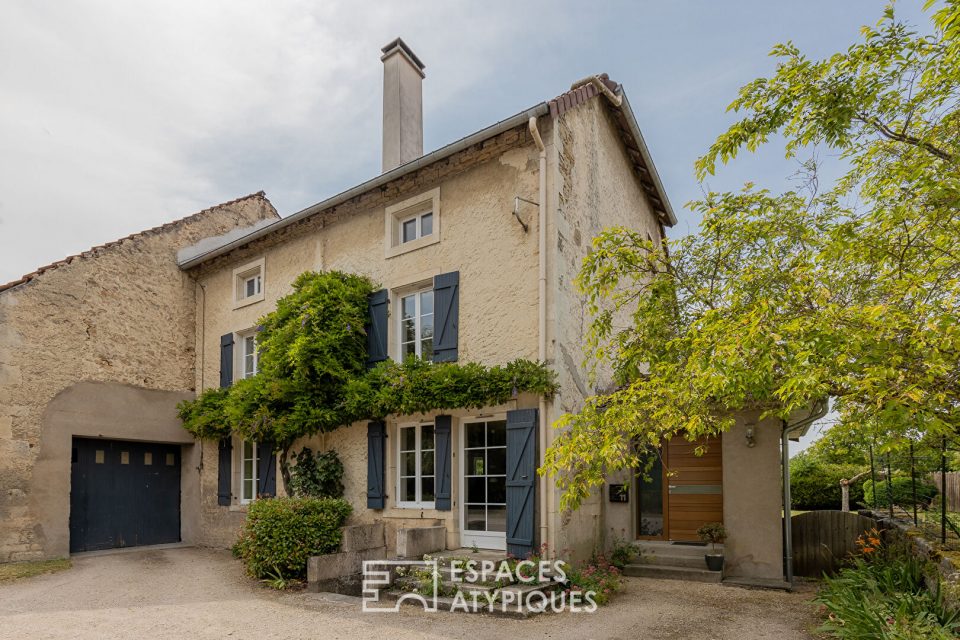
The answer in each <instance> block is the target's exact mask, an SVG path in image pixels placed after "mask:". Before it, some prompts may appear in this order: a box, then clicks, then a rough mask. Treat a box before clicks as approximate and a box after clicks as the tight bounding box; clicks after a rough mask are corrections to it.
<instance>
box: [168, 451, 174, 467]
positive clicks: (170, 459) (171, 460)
mask: <svg viewBox="0 0 960 640" xmlns="http://www.w3.org/2000/svg"><path fill="white" fill-rule="evenodd" d="M174 462H176V458H175V457H174V455H173V454H172V453H168V454H167V466H168V467H172V466H173V463H174Z"/></svg>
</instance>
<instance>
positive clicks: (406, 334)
mask: <svg viewBox="0 0 960 640" xmlns="http://www.w3.org/2000/svg"><path fill="white" fill-rule="evenodd" d="M416 339H417V327H416V324H414V321H413V318H410V319H409V320H404V321H403V322H402V323H401V326H400V342H403V343H407V342H413V341H414V340H416Z"/></svg>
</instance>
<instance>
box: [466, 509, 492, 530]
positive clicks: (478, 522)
mask: <svg viewBox="0 0 960 640" xmlns="http://www.w3.org/2000/svg"><path fill="white" fill-rule="evenodd" d="M486 511H487V510H486V507H484V506H482V505H481V506H472V505H468V506H467V516H466V518H465V520H466V525H467V530H469V531H486V529H487V513H486Z"/></svg>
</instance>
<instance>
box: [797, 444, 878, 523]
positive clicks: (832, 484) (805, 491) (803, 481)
mask: <svg viewBox="0 0 960 640" xmlns="http://www.w3.org/2000/svg"><path fill="white" fill-rule="evenodd" d="M863 470H864V469H863V468H862V467H859V466H857V465H851V464H831V463H827V462H823V461H821V460H819V459H818V458H816V457H814V456H811V455H809V454H806V453H800V454H798V455H796V456H794V457H793V459H791V460H790V497H791V500H792V507H793V508H794V509H798V510H800V511H816V510H820V509H839V508H840V506H841V492H840V481H841V480H843V479H844V478H852V477H853V476H855V475H857V474H858V473H861V472H862V471H863ZM861 502H863V483H861V482H856V483H854V484H852V485H850V505H851V506H853V505H857V504H860V503H861Z"/></svg>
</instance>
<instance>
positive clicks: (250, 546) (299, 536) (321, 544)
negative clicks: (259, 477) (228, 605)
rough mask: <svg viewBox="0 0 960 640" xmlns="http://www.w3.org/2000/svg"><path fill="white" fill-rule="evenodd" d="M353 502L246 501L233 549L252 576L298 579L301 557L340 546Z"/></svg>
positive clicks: (304, 568)
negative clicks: (248, 504)
mask: <svg viewBox="0 0 960 640" xmlns="http://www.w3.org/2000/svg"><path fill="white" fill-rule="evenodd" d="M351 511H353V508H352V507H351V506H350V503H349V502H347V501H346V500H343V499H341V498H268V499H262V500H257V501H255V502H253V503H252V504H251V505H250V509H249V511H248V512H247V521H246V523H245V524H244V527H243V531H242V532H241V533H240V538H239V540H237V544H236V545H235V547H234V552H235V553H236V555H237V556H238V557H239V558H241V559H242V560H243V561H244V562H245V563H246V565H247V571H248V572H249V573H250V575H252V576H254V577H256V578H266V577H283V578H286V579H291V578H296V579H302V578H304V577H305V576H306V573H307V558H309V557H310V556H316V555H322V554H325V553H333V552H336V551H337V550H339V548H340V539H341V537H342V535H343V523H344V522H345V521H346V519H347V517H348V516H349V515H350V513H351Z"/></svg>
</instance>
